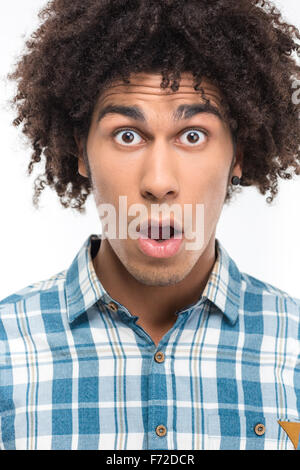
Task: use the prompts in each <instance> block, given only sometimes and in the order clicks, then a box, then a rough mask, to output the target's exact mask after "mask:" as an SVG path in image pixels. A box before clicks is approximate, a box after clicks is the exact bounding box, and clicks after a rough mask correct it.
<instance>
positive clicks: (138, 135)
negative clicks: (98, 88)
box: [79, 73, 241, 286]
mask: <svg viewBox="0 0 300 470" xmlns="http://www.w3.org/2000/svg"><path fill="white" fill-rule="evenodd" d="M160 83H161V75H160V74H155V73H153V74H152V73H151V74H147V73H143V74H142V73H140V74H136V75H132V76H131V83H130V84H129V85H127V84H124V83H123V82H122V81H121V80H120V81H116V82H115V83H114V85H113V86H111V87H110V88H108V89H106V90H105V91H104V92H103V93H102V95H101V96H100V98H99V100H98V102H97V104H96V106H95V109H94V112H93V116H92V121H91V126H90V130H89V135H88V139H87V145H86V149H87V155H88V161H89V167H90V175H91V178H92V184H93V191H94V198H95V202H96V205H97V207H99V205H101V204H111V205H113V206H114V207H115V210H116V215H117V221H118V215H119V210H120V208H119V197H120V196H126V197H127V207H130V206H131V205H133V204H137V203H138V204H143V205H144V206H145V207H146V208H147V214H148V216H149V217H151V205H152V204H159V205H160V204H163V203H165V204H167V205H168V206H172V205H173V204H177V205H179V206H180V207H181V208H182V214H184V204H189V205H191V207H192V208H193V218H192V225H193V227H190V228H191V229H192V230H194V231H195V229H196V220H195V219H196V205H197V204H203V207H204V231H203V233H204V243H203V245H202V247H201V248H200V249H198V250H191V251H187V250H186V249H185V244H186V240H184V239H183V243H182V244H181V247H180V250H179V251H178V252H177V253H176V254H175V255H173V256H171V257H167V258H155V257H152V256H148V255H146V254H145V253H143V252H142V251H141V249H140V248H139V243H138V240H134V239H131V238H130V237H127V238H126V239H108V240H107V241H108V243H109V245H110V248H111V249H112V250H113V251H114V253H115V254H116V256H117V257H118V259H119V260H120V261H121V263H122V264H123V266H124V267H125V268H126V269H127V271H128V272H129V273H130V274H131V275H132V276H133V277H134V278H135V279H136V280H138V281H139V282H142V283H144V284H146V285H152V286H167V285H173V284H176V283H178V282H180V281H182V280H183V279H184V278H185V277H186V276H187V275H188V274H189V273H190V272H191V270H192V269H193V268H194V267H195V265H196V263H197V262H198V261H199V259H200V257H201V255H202V254H203V253H204V252H205V250H206V249H207V247H208V244H209V242H211V241H212V239H213V240H214V236H215V230H216V225H217V222H218V219H219V217H220V214H221V211H222V207H223V204H224V200H225V196H226V191H227V186H228V180H229V177H230V176H231V174H232V173H233V171H234V172H235V174H236V175H238V176H241V168H240V165H239V162H238V163H237V164H236V165H235V167H234V168H233V170H232V171H231V174H229V172H230V167H231V164H232V161H233V153H234V150H233V143H232V137H231V133H230V130H229V128H228V125H227V124H226V123H225V122H224V121H223V120H222V119H221V118H220V117H218V116H217V115H216V114H214V113H213V112H207V111H206V112H201V113H199V112H198V113H197V114H194V115H192V114H193V113H190V114H189V115H185V114H184V112H183V113H180V112H179V113H178V108H179V107H180V106H183V105H199V104H204V100H203V98H202V97H201V94H200V93H199V91H198V92H197V91H195V90H194V88H193V79H192V75H190V74H188V73H186V74H183V75H182V80H181V83H180V88H179V90H178V91H177V92H172V91H170V89H167V90H163V89H161V88H160ZM202 86H203V88H204V90H205V95H206V96H207V97H208V98H209V99H210V103H211V105H212V106H213V107H215V108H216V110H220V94H219V92H218V90H217V89H216V88H215V87H214V86H213V85H211V84H209V82H207V81H204V82H203V83H202ZM107 106H119V107H120V106H126V107H135V108H139V109H138V111H139V114H142V115H144V119H141V116H139V115H137V113H135V115H133V114H132V113H131V115H130V116H129V115H128V113H126V114H127V115H123V114H121V113H120V110H119V112H110V113H107V114H105V115H104V116H103V117H102V118H101V119H100V120H99V116H101V114H102V111H103V110H104V108H106V107H107ZM115 111H116V110H115ZM176 111H177V114H175V113H176ZM82 149H83V144H82V145H81V155H80V158H79V172H80V174H81V175H82V176H85V177H87V176H88V168H86V164H85V162H84V159H83V157H82ZM133 218H134V217H132V216H131V217H130V216H128V224H129V223H130V221H131V220H132V219H133ZM180 222H181V223H182V224H184V220H183V219H182V220H180Z"/></svg>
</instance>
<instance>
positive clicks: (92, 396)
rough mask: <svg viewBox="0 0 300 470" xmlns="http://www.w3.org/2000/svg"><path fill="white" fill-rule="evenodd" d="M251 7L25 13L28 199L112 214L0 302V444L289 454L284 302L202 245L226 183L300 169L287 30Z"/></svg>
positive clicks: (290, 313)
mask: <svg viewBox="0 0 300 470" xmlns="http://www.w3.org/2000/svg"><path fill="white" fill-rule="evenodd" d="M271 7H272V5H271V4H270V3H269V2H255V1H250V0H242V1H240V2H235V1H228V0H227V1H217V2H209V1H207V0H206V1H202V0H198V1H192V0H186V1H182V0H181V1H180V2H177V1H175V0H173V1H171V0H169V1H157V0H156V1H155V2H151V1H141V0H140V1H130V2H124V1H100V0H89V1H87V2H84V3H83V2H80V1H77V0H74V1H73V2H64V1H61V0H60V1H59V0H56V1H54V2H51V3H49V5H48V6H47V7H46V8H45V10H44V12H43V14H42V15H41V18H43V19H45V21H44V23H43V25H42V26H41V27H40V28H39V30H38V31H37V32H36V33H35V36H34V37H33V38H32V40H31V41H30V42H29V43H28V52H27V53H26V55H24V57H23V58H22V59H21V60H20V62H19V64H18V66H17V69H16V71H15V72H14V73H13V74H11V78H13V79H18V94H17V95H16V97H15V100H14V101H15V103H16V105H17V109H18V116H17V118H16V120H15V124H16V125H19V124H20V123H21V122H24V124H25V126H24V128H23V132H24V133H25V134H26V135H27V137H29V139H31V142H32V144H33V148H34V154H33V156H32V160H31V162H30V165H29V171H32V168H33V165H34V164H35V163H36V162H39V161H40V160H41V156H42V153H43V154H44V156H45V160H46V173H45V179H44V181H43V180H40V186H38V185H37V186H36V192H35V199H34V202H35V203H37V200H38V197H39V194H40V192H41V191H42V189H43V187H44V185H45V184H48V185H49V186H50V187H52V188H54V189H55V190H56V192H57V194H58V195H59V197H60V200H61V202H62V204H63V205H64V207H74V208H77V209H78V210H83V204H84V202H85V199H86V197H87V196H88V194H89V193H90V192H91V191H92V192H93V196H94V199H95V203H96V205H97V208H98V211H99V216H100V218H101V221H102V222H103V220H102V218H103V217H104V213H105V211H106V212H109V209H110V208H113V209H114V210H115V213H113V211H112V213H111V214H110V216H111V217H110V218H108V219H107V227H106V229H105V230H103V233H102V235H100V236H97V235H91V236H90V237H89V238H88V239H87V240H86V242H85V243H84V245H83V246H82V248H81V249H80V251H79V253H78V254H77V255H76V257H75V258H74V261H73V263H72V264H71V266H70V267H69V268H68V269H66V270H65V271H63V272H61V273H58V274H57V275H55V276H53V277H52V278H51V279H48V280H46V281H41V282H38V283H37V284H35V285H31V286H28V287H26V288H25V289H23V290H21V291H19V292H17V293H16V294H14V295H12V296H10V297H8V298H7V299H4V300H3V301H2V302H1V304H0V314H1V315H0V320H1V329H0V331H1V336H0V340H1V343H0V344H1V349H0V352H1V356H0V357H1V384H0V397H1V400H0V403H1V409H0V416H1V448H2V449H28V450H31V449H32V450H34V449H52V450H55V449H101V450H103V449H119V450H122V449H124V450H128V449H152V450H155V449H193V450H196V449H294V448H297V447H298V441H299V432H300V371H299V362H298V354H299V326H300V324H299V313H300V300H299V299H295V298H292V297H291V296H290V295H289V294H287V293H286V292H283V291H282V290H280V289H278V288H276V287H274V286H272V285H270V284H267V283H265V282H263V281H261V280H259V279H256V278H254V277H252V276H250V275H248V274H246V273H241V272H240V271H239V269H238V267H237V265H236V263H235V262H234V260H233V259H232V258H231V257H230V255H229V254H228V252H227V251H226V250H225V248H224V247H223V245H222V244H221V242H220V241H219V240H217V239H216V238H215V234H216V227H217V223H218V220H219V218H220V215H221V211H222V208H223V205H224V203H225V202H228V201H229V200H230V199H231V196H232V194H233V192H234V186H236V185H237V184H239V183H242V184H243V185H245V186H249V185H255V186H256V187H257V188H258V189H259V190H260V192H261V193H262V194H265V193H266V191H267V190H270V192H271V195H272V197H271V198H270V199H268V201H272V199H273V197H274V196H275V195H276V193H277V179H278V176H280V177H282V178H289V177H291V174H290V173H285V171H286V170H287V168H288V167H289V166H291V167H293V168H294V170H295V174H300V164H299V150H298V148H299V142H300V134H299V121H298V120H297V116H298V112H299V106H298V105H297V104H295V103H294V102H293V100H292V92H293V89H292V82H291V80H292V79H295V78H297V77H298V76H299V70H298V68H297V65H296V64H295V62H294V59H292V57H291V55H290V54H291V52H293V51H298V50H299V48H298V46H297V43H296V37H298V33H297V30H295V29H294V28H293V27H291V26H290V25H287V24H286V23H284V22H281V20H280V16H278V15H277V11H276V10H274V9H272V8H271ZM169 85H170V86H169ZM122 198H125V199H126V203H127V205H126V210H125V216H126V217H124V211H123V209H124V206H123V202H124V199H122ZM136 204H138V205H139V206H141V207H142V217H141V218H140V219H138V220H137V221H136V222H137V223H136V229H137V230H136V231H135V233H137V234H138V236H137V237H134V236H133V237H132V236H129V235H130V234H132V232H133V231H134V230H131V229H132V226H130V224H131V223H132V222H133V221H134V218H135V216H136V213H135V209H136V206H135V205H136ZM157 205H159V206H162V207H163V210H162V213H160V214H158V215H157V214H156V215H153V212H152V210H153V206H157ZM173 205H175V207H176V210H177V212H176V211H175V215H174V213H172V214H171V215H170V214H167V212H168V211H167V209H169V208H170V207H172V206H173ZM187 206H188V207H189V208H191V211H190V212H188V210H187ZM178 209H179V210H178ZM198 209H200V210H199V211H198ZM180 210H181V211H180ZM166 214H167V215H170V217H167V216H166ZM113 215H115V218H114V217H113ZM237 223H238V221H237ZM115 225H116V227H115ZM165 225H166V227H167V229H168V231H169V233H167V232H166V231H164V229H163V227H164V226H165ZM115 228H117V230H116V236H114V229H115ZM124 229H125V230H124ZM233 229H234V227H233ZM124 232H125V236H121V233H122V234H124ZM200 233H201V236H200V237H198V235H199V234H200ZM195 239H196V244H194V245H193V243H192V242H193V241H194V240H195ZM159 240H161V241H159ZM189 245H190V246H189ZM188 247H189V248H188ZM245 249H246V247H245Z"/></svg>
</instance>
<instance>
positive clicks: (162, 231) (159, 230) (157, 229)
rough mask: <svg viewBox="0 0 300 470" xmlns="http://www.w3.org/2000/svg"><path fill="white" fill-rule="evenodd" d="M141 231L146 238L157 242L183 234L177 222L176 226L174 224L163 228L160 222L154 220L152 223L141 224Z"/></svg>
mask: <svg viewBox="0 0 300 470" xmlns="http://www.w3.org/2000/svg"><path fill="white" fill-rule="evenodd" d="M177 225H178V226H177ZM151 228H152V232H153V233H151ZM139 231H140V233H142V234H143V235H144V236H145V237H147V238H151V239H153V240H157V241H163V240H164V239H165V240H166V239H170V238H173V237H174V236H175V235H177V234H180V235H181V234H182V231H181V225H180V224H177V223H176V221H175V223H174V226H173V224H172V225H171V226H169V225H164V226H161V225H160V224H159V222H158V221H155V220H153V221H152V222H148V221H146V220H145V221H144V222H143V223H142V224H141V226H140V228H139ZM162 237H164V238H162Z"/></svg>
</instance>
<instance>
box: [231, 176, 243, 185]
mask: <svg viewBox="0 0 300 470" xmlns="http://www.w3.org/2000/svg"><path fill="white" fill-rule="evenodd" d="M231 184H233V185H234V186H238V185H239V184H241V179H240V178H239V177H238V176H233V178H232V180H231Z"/></svg>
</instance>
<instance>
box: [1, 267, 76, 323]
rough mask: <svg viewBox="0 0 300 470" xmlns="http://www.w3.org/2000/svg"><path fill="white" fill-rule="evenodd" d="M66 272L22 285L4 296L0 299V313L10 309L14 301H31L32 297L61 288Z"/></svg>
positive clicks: (47, 293) (49, 293)
mask: <svg viewBox="0 0 300 470" xmlns="http://www.w3.org/2000/svg"><path fill="white" fill-rule="evenodd" d="M66 272H67V270H64V271H60V272H59V273H56V274H54V275H53V276H51V277H49V278H48V279H44V280H40V281H37V282H35V283H33V284H30V285H27V286H26V287H23V288H22V289H20V290H18V291H16V292H15V293H13V294H10V295H9V296H7V297H5V298H4V299H3V300H1V301H0V314H1V312H3V310H10V309H11V308H13V307H14V305H15V304H16V303H19V302H25V303H26V302H29V301H32V300H33V299H34V297H40V296H43V295H51V293H53V292H57V290H58V289H61V288H62V287H63V286H64V283H65V279H66Z"/></svg>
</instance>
